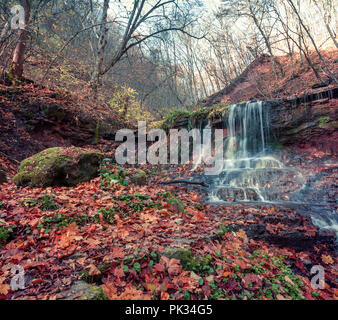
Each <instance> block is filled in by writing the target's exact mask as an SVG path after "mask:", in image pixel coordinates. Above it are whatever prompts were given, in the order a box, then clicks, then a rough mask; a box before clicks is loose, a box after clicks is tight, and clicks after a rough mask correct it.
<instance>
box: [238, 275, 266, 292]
mask: <svg viewBox="0 0 338 320" xmlns="http://www.w3.org/2000/svg"><path fill="white" fill-rule="evenodd" d="M242 283H243V285H244V286H245V288H247V289H251V290H252V289H258V288H260V287H261V286H262V280H261V279H259V277H258V276H257V275H255V274H247V275H246V276H245V277H244V279H242ZM250 284H251V287H250Z"/></svg>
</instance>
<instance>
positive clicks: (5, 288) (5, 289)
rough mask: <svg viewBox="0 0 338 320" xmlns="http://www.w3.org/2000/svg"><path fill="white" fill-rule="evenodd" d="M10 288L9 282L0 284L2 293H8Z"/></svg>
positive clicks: (0, 293) (0, 292)
mask: <svg viewBox="0 0 338 320" xmlns="http://www.w3.org/2000/svg"><path fill="white" fill-rule="evenodd" d="M10 289H11V287H10V286H9V285H8V284H0V295H4V296H5V295H7V294H8V292H9V290H10Z"/></svg>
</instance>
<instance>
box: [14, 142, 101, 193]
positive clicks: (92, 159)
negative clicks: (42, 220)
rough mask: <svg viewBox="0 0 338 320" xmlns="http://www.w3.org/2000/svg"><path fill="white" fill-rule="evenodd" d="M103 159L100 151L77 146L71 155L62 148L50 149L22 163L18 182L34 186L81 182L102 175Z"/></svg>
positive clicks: (17, 183)
mask: <svg viewBox="0 0 338 320" xmlns="http://www.w3.org/2000/svg"><path fill="white" fill-rule="evenodd" d="M73 154H76V155H73ZM102 158H103V155H101V154H99V153H93V152H85V151H82V150H81V149H80V148H73V149H72V150H71V153H69V154H65V149H63V148H59V147H56V148H50V149H46V150H44V151H42V152H40V153H38V154H36V155H34V156H32V157H30V158H28V159H25V160H23V161H22V162H21V164H20V166H19V170H18V174H17V175H15V176H14V178H13V179H14V183H15V184H16V185H17V186H28V185H30V186H32V187H47V186H53V185H65V186H72V185H77V184H78V183H80V182H85V181H88V180H90V179H92V178H94V177H96V176H97V175H98V169H99V166H100V162H101V160H102Z"/></svg>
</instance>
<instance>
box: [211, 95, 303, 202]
mask: <svg viewBox="0 0 338 320" xmlns="http://www.w3.org/2000/svg"><path fill="white" fill-rule="evenodd" d="M263 109H264V107H263V103H262V102H248V103H242V104H236V105H233V106H231V108H230V109H229V111H228V113H227V117H226V119H225V120H224V122H225V127H226V128H227V130H228V137H227V138H226V140H225V155H224V158H225V160H224V168H223V172H222V173H221V174H220V175H219V177H218V178H217V179H216V181H214V186H215V188H214V189H213V191H212V194H211V199H212V200H213V201H227V202H229V201H230V202H231V201H261V202H264V201H276V200H286V199H288V197H289V196H288V195H287V194H290V193H292V191H293V190H294V189H299V188H301V187H302V186H303V185H304V183H305V181H304V179H303V177H302V175H301V174H300V173H297V172H296V171H295V170H293V169H290V168H285V167H284V166H283V164H282V163H281V162H280V161H279V160H277V159H276V158H274V157H273V156H272V154H271V152H270V148H269V147H268V145H269V143H270V142H271V141H272V138H271V134H270V126H269V112H266V110H263ZM281 188H283V192H282V193H281Z"/></svg>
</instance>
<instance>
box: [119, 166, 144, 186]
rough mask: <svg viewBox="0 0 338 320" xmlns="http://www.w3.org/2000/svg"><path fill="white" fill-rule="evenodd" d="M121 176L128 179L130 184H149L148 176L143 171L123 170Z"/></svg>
mask: <svg viewBox="0 0 338 320" xmlns="http://www.w3.org/2000/svg"><path fill="white" fill-rule="evenodd" d="M120 176H121V177H122V178H123V179H126V180H127V181H128V183H129V184H135V185H138V186H144V185H145V184H146V183H147V174H146V173H145V172H144V171H143V170H139V169H138V170H136V171H129V170H121V171H120Z"/></svg>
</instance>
